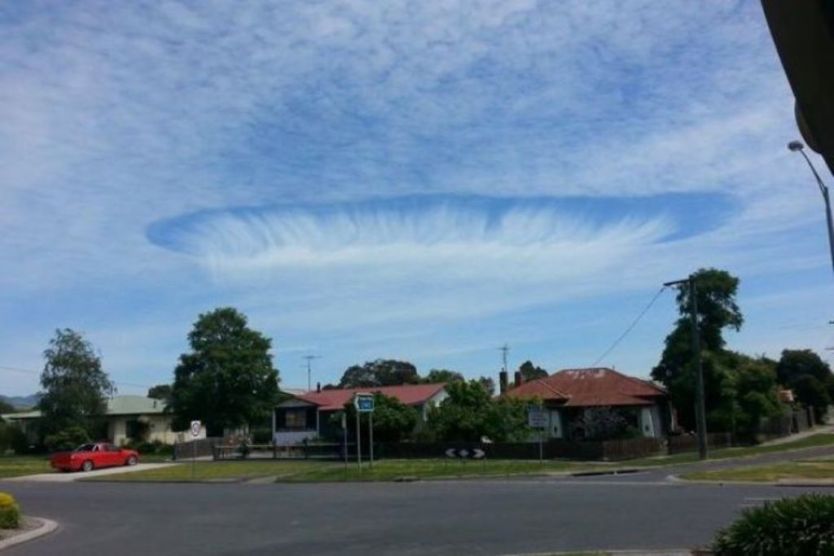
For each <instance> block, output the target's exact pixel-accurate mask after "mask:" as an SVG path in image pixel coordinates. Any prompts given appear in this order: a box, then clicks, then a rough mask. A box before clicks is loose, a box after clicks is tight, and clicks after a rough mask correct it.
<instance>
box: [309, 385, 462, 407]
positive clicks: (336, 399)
mask: <svg viewBox="0 0 834 556" xmlns="http://www.w3.org/2000/svg"><path fill="white" fill-rule="evenodd" d="M445 387H446V384H445V383H438V384H403V385H402V386H378V387H375V388H344V389H339V390H322V391H321V392H307V393H304V394H298V395H296V396H294V397H295V398H296V399H299V400H303V401H305V402H309V403H311V404H314V405H317V406H319V409H321V410H323V411H331V410H334V409H342V408H343V407H344V406H345V404H346V403H348V402H349V401H350V400H352V399H353V396H354V395H355V394H356V393H358V392H362V393H364V392H369V393H377V392H379V393H380V394H384V395H386V396H390V397H392V398H397V399H398V400H400V401H401V402H402V403H404V404H405V405H421V404H424V403H426V402H427V401H429V400H430V399H431V398H433V397H434V396H435V395H437V393H438V392H440V391H441V390H443V388H445Z"/></svg>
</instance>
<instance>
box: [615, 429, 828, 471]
mask: <svg viewBox="0 0 834 556" xmlns="http://www.w3.org/2000/svg"><path fill="white" fill-rule="evenodd" d="M832 445H834V434H832V433H819V434H813V435H811V436H806V437H805V438H800V439H798V440H794V441H791V442H784V443H782V444H770V445H764V446H748V447H744V448H721V449H718V450H710V453H709V459H713V460H715V459H731V458H743V457H751V456H759V455H762V454H772V453H776V452H788V451H791V450H801V449H803V448H818V447H820V446H832ZM697 461H699V460H698V454H697V453H695V452H687V453H685V454H675V455H674V456H658V457H650V458H640V459H633V460H628V461H626V462H623V463H625V464H627V465H631V466H635V467H655V466H665V465H679V464H684V463H695V462H697Z"/></svg>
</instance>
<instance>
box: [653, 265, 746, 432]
mask: <svg viewBox="0 0 834 556" xmlns="http://www.w3.org/2000/svg"><path fill="white" fill-rule="evenodd" d="M693 278H694V280H695V284H696V292H697V296H698V298H697V304H698V314H697V320H698V331H699V333H700V340H701V353H702V359H703V369H704V390H705V394H706V395H705V403H706V407H707V413H709V411H710V410H712V409H716V408H717V407H718V406H719V405H720V403H721V400H722V378H723V377H724V375H725V374H726V372H727V368H726V367H725V366H724V365H723V364H722V360H723V359H722V356H723V355H724V354H725V350H724V346H725V345H726V342H725V340H724V336H723V331H724V329H725V328H728V327H729V328H731V329H734V330H739V329H740V328H741V325H742V324H743V323H744V317H743V315H742V314H741V310H740V309H739V307H738V305H737V304H736V299H735V297H736V292H737V291H738V285H739V280H738V278H736V277H734V276H732V275H731V274H730V273H728V272H726V271H724V270H717V269H713V268H711V269H701V270H699V271H698V272H696V273H695V274H694V275H693ZM690 297H691V296H690V291H689V287H688V286H687V285H686V284H684V285H682V286H681V287H680V288H679V290H678V294H677V297H676V300H677V303H678V313H679V314H680V317H679V318H678V320H677V321H676V323H675V327H674V329H673V330H672V332H671V333H669V335H668V336H667V337H666V342H665V347H664V349H663V353H662V355H661V358H660V362H659V363H658V364H657V366H656V367H655V368H654V369H653V370H652V378H653V379H654V380H656V381H658V382H660V383H662V384H663V385H664V386H666V388H667V390H668V391H669V394H670V396H671V398H672V401H673V403H674V404H675V406H676V407H677V409H678V412H679V413H678V416H679V419H680V422H681V425H682V426H684V427H686V428H689V429H694V428H695V374H696V370H695V361H694V358H693V353H692V325H691V321H690V310H691V307H692V305H691V304H692V299H690Z"/></svg>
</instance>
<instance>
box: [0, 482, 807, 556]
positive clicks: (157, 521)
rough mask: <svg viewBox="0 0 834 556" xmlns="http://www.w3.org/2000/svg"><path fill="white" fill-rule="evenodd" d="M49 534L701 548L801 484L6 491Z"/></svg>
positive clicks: (225, 550) (191, 544)
mask: <svg viewBox="0 0 834 556" xmlns="http://www.w3.org/2000/svg"><path fill="white" fill-rule="evenodd" d="M0 490H8V491H10V492H12V493H13V494H14V495H15V496H16V497H18V499H19V500H20V502H21V504H22V505H23V508H24V509H25V511H26V513H28V514H31V515H38V516H43V517H48V518H50V519H54V520H56V521H58V522H59V523H60V524H61V528H60V530H59V531H58V532H56V533H54V534H52V535H50V536H48V537H45V538H43V539H41V540H38V541H34V542H32V543H30V544H27V545H22V546H20V547H16V548H13V549H11V550H10V551H9V553H10V554H12V555H18V556H22V555H29V554H58V553H60V554H120V555H130V554H154V553H156V554H173V555H176V554H226V555H234V554H241V555H243V554H276V553H281V554H321V555H327V554H334V555H335V554H338V555H351V554H357V555H360V554H361V555H367V554H406V555H407V554H518V553H526V552H544V551H555V550H574V549H605V548H631V549H638V548H677V547H691V546H696V545H699V544H703V543H707V542H708V541H709V540H710V539H711V538H712V536H713V534H714V532H715V531H716V530H717V529H718V528H720V527H722V526H724V525H726V524H727V523H729V522H730V521H731V520H732V519H733V518H735V517H736V516H737V514H738V512H739V511H740V510H741V509H742V508H744V507H750V506H754V505H758V504H761V503H763V502H764V501H765V500H767V499H772V498H777V497H782V496H794V495H797V494H799V493H800V492H803V491H807V490H808V489H793V488H785V487H773V486H738V485H736V486H718V485H692V484H680V483H670V482H665V481H647V480H644V479H643V478H642V477H638V476H622V477H620V478H618V479H614V480H606V481H596V480H592V479H587V480H579V479H577V480H564V479H547V478H540V479H519V480H494V481H447V482H443V481H437V482H415V483H349V484H300V485H288V484H267V485H251V484H136V483H128V484H125V483H66V484H58V483H53V484H48V483H23V482H6V483H3V484H0Z"/></svg>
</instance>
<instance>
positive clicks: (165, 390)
mask: <svg viewBox="0 0 834 556" xmlns="http://www.w3.org/2000/svg"><path fill="white" fill-rule="evenodd" d="M172 390H173V387H172V386H171V385H170V384H157V385H156V386H151V387H150V388H148V397H149V398H153V399H155V400H162V401H164V402H165V403H166V404H168V403H170V402H171V391H172Z"/></svg>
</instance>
